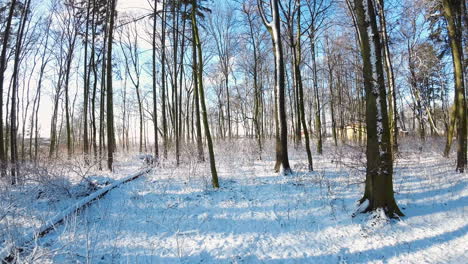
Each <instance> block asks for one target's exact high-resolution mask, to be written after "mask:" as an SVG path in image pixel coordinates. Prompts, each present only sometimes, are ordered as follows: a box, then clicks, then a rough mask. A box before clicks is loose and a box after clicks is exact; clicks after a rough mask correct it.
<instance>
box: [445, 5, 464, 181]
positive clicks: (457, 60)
mask: <svg viewBox="0 0 468 264" xmlns="http://www.w3.org/2000/svg"><path fill="white" fill-rule="evenodd" d="M442 5H443V11H444V16H445V19H446V20H447V28H448V33H449V37H450V49H451V51H452V60H453V71H454V77H455V108H456V110H455V112H456V113H455V117H456V119H457V143H458V146H457V167H456V171H458V172H460V173H462V172H464V171H465V167H466V162H467V160H466V158H467V157H466V150H467V139H466V135H467V133H466V130H467V127H466V125H467V121H466V99H465V85H464V77H463V74H464V72H463V45H462V22H461V16H462V14H461V8H460V7H461V1H460V0H443V1H442Z"/></svg>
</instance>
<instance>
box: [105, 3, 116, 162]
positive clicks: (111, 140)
mask: <svg viewBox="0 0 468 264" xmlns="http://www.w3.org/2000/svg"><path fill="white" fill-rule="evenodd" d="M114 19H115V0H110V22H109V35H108V37H107V38H108V39H107V87H106V90H107V91H106V97H107V168H108V169H109V170H110V171H112V164H113V163H114V152H115V135H114V104H113V90H112V41H113V31H114Z"/></svg>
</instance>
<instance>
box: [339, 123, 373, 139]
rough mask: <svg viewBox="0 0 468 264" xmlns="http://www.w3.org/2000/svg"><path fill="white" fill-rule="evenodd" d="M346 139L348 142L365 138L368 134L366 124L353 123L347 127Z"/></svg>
mask: <svg viewBox="0 0 468 264" xmlns="http://www.w3.org/2000/svg"><path fill="white" fill-rule="evenodd" d="M344 133H345V137H346V139H347V140H358V139H359V136H361V137H364V136H365V135H366V133H367V129H366V124H364V123H359V122H358V123H351V124H348V125H347V126H345V132H344Z"/></svg>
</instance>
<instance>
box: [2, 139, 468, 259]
mask: <svg viewBox="0 0 468 264" xmlns="http://www.w3.org/2000/svg"><path fill="white" fill-rule="evenodd" d="M223 145H224V146H223V148H222V149H221V148H218V149H217V164H218V171H219V178H220V184H221V188H220V189H219V190H213V189H212V188H211V187H210V172H209V168H208V162H206V163H204V164H199V163H197V162H195V160H194V158H193V157H194V156H195V155H194V153H193V152H192V151H191V150H187V149H185V150H184V151H183V154H182V156H183V157H187V158H185V159H184V160H183V162H182V165H181V166H179V167H175V166H174V165H173V164H172V163H170V162H166V163H164V164H163V165H162V166H161V167H160V168H155V169H154V170H153V171H152V172H151V173H149V174H148V175H146V176H144V177H141V178H139V179H137V180H135V181H132V182H129V183H128V184H125V185H123V186H121V187H119V188H117V189H114V190H113V191H111V192H110V193H109V194H108V195H106V196H105V197H104V198H102V199H100V200H98V201H96V202H95V203H94V204H93V205H92V206H90V207H88V208H87V209H85V210H83V211H81V212H80V213H79V214H77V215H75V216H73V217H70V218H68V219H67V221H65V223H64V224H63V225H61V226H59V227H57V228H56V230H54V231H53V232H51V233H50V234H48V235H46V236H45V237H43V238H40V239H37V241H35V243H34V245H32V246H31V249H29V250H27V251H25V252H24V253H23V254H22V255H21V256H20V259H21V261H24V262H35V263H84V262H88V263H466V260H467V259H468V247H467V245H468V176H467V174H466V173H465V174H458V173H455V171H454V158H453V157H452V158H450V159H444V158H443V157H442V156H441V155H440V152H441V151H440V149H441V144H439V143H437V142H435V143H434V144H432V143H427V144H426V145H425V146H424V147H423V150H424V151H422V152H419V151H414V150H410V149H417V147H416V146H415V145H412V146H406V147H403V150H402V152H401V153H400V157H399V158H398V159H397V160H396V162H395V173H394V190H395V197H396V200H397V203H398V205H399V206H400V208H401V209H402V211H403V212H404V213H405V215H406V216H405V217H403V218H401V219H399V220H388V219H387V218H386V217H384V216H381V215H379V214H376V213H374V214H358V215H357V216H356V217H352V215H353V213H354V212H355V211H356V201H357V200H358V199H359V198H360V197H361V195H362V193H363V184H362V183H363V180H364V169H363V166H362V165H363V158H364V156H363V154H362V150H361V149H358V148H355V147H351V146H345V147H340V148H334V147H332V146H331V145H328V144H327V145H326V148H325V151H324V152H325V153H324V155H322V156H318V155H314V167H315V172H312V173H307V172H306V168H307V166H306V156H305V152H304V151H303V150H297V151H296V150H294V149H293V147H291V148H290V149H291V154H290V156H291V165H292V168H293V169H294V171H295V173H294V174H293V175H290V176H283V175H278V174H276V173H274V172H273V171H272V167H273V164H274V160H273V153H271V154H270V155H266V154H265V155H264V157H262V160H261V161H260V160H258V159H257V158H256V153H255V151H254V150H253V148H254V146H255V145H254V143H253V141H247V140H245V141H244V142H240V141H234V142H233V143H223ZM267 147H272V146H267ZM270 149H273V148H270ZM138 167H141V162H140V161H138V160H137V159H136V158H135V154H133V155H131V154H129V155H128V156H126V157H120V163H118V168H117V170H116V171H117V172H116V173H115V174H103V175H95V176H92V177H88V178H89V179H90V180H93V181H96V182H97V184H99V183H101V184H102V182H105V181H113V180H115V179H117V178H121V177H123V176H125V175H127V174H130V173H131V172H134V171H136V170H137V169H138ZM67 181H68V182H67V184H65V185H66V186H80V185H83V183H82V182H83V181H82V180H79V179H78V178H77V180H76V182H73V181H69V180H67ZM99 181H100V182H99ZM58 185H60V186H61V185H64V183H60V184H58ZM41 186H42V185H41V183H29V184H25V186H23V187H21V188H20V187H17V188H16V189H15V188H11V187H9V189H8V190H7V189H5V188H6V187H5V185H2V188H4V189H2V194H1V195H3V196H2V197H1V198H2V200H1V201H2V204H1V206H0V209H1V210H0V217H1V218H0V230H2V231H1V233H0V246H2V244H3V245H4V244H5V243H7V242H8V243H14V240H15V238H16V237H20V236H21V235H24V233H25V232H27V231H28V230H31V229H34V227H37V225H40V223H43V221H44V219H47V218H48V217H51V216H53V215H54V214H56V213H57V212H59V211H60V210H63V208H64V207H65V206H66V205H70V204H71V203H73V202H75V201H76V199H78V198H79V194H77V193H79V192H77V191H75V192H74V193H71V194H66V192H65V194H59V193H60V192H58V191H56V192H55V195H53V194H50V193H48V192H47V191H46V190H44V189H43V188H45V187H44V186H42V187H41ZM49 188H50V187H49ZM69 189H71V190H82V192H85V191H84V189H86V188H85V187H81V189H80V188H78V187H70V188H69ZM32 190H34V191H35V193H33V192H32ZM53 190H58V189H57V188H55V189H53ZM28 192H29V196H32V198H28V199H29V200H24V201H23V200H21V199H19V198H20V197H23V196H24V197H26V194H28ZM49 192H50V190H49ZM68 192H70V191H68ZM40 193H44V195H41V194H40ZM52 193H54V192H52ZM31 194H34V195H31ZM46 194H47V195H46ZM29 196H28V197H29ZM37 196H39V198H38V197H37ZM60 197H61V198H60ZM5 199H6V200H5ZM19 200H21V201H19ZM7 201H8V202H7ZM12 212H13V213H12ZM2 215H3V217H2ZM12 241H13V242H12Z"/></svg>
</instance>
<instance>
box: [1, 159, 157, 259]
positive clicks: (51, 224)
mask: <svg viewBox="0 0 468 264" xmlns="http://www.w3.org/2000/svg"><path fill="white" fill-rule="evenodd" d="M151 169H152V168H146V169H143V170H141V171H139V172H136V173H134V174H131V175H129V176H127V177H125V178H123V179H121V180H119V181H116V182H114V183H112V184H110V185H108V186H106V187H104V188H102V189H100V190H98V191H96V192H94V193H92V194H90V195H88V196H86V197H85V198H83V199H81V200H79V201H78V202H76V203H75V204H73V205H72V206H70V207H68V208H67V209H65V210H64V211H62V212H60V213H59V214H57V215H56V216H54V217H53V218H51V219H49V220H48V221H47V222H46V223H45V224H43V225H42V226H41V227H40V228H39V229H37V230H35V231H33V232H31V233H29V234H28V235H26V236H25V237H24V238H23V239H20V240H19V241H16V243H12V244H10V245H6V246H5V247H4V248H3V249H2V250H1V251H0V259H1V262H2V263H11V262H13V261H14V256H15V251H17V250H18V251H22V249H23V248H24V247H25V246H27V245H28V244H29V243H31V242H33V241H34V240H35V239H37V238H40V237H43V236H44V235H46V234H47V233H49V232H50V231H51V230H53V229H55V227H56V226H57V225H59V224H61V223H62V222H63V221H64V220H65V218H66V217H68V216H70V215H72V214H74V213H76V212H78V211H80V210H81V209H83V208H85V207H87V206H89V205H91V203H93V202H94V201H96V200H98V199H100V198H101V197H103V196H104V195H106V194H107V193H108V192H109V191H111V190H112V189H115V188H117V187H119V186H120V185H122V184H124V183H127V182H130V181H132V180H135V179H137V178H138V177H140V176H142V175H143V174H147V173H149V172H150V171H151Z"/></svg>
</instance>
